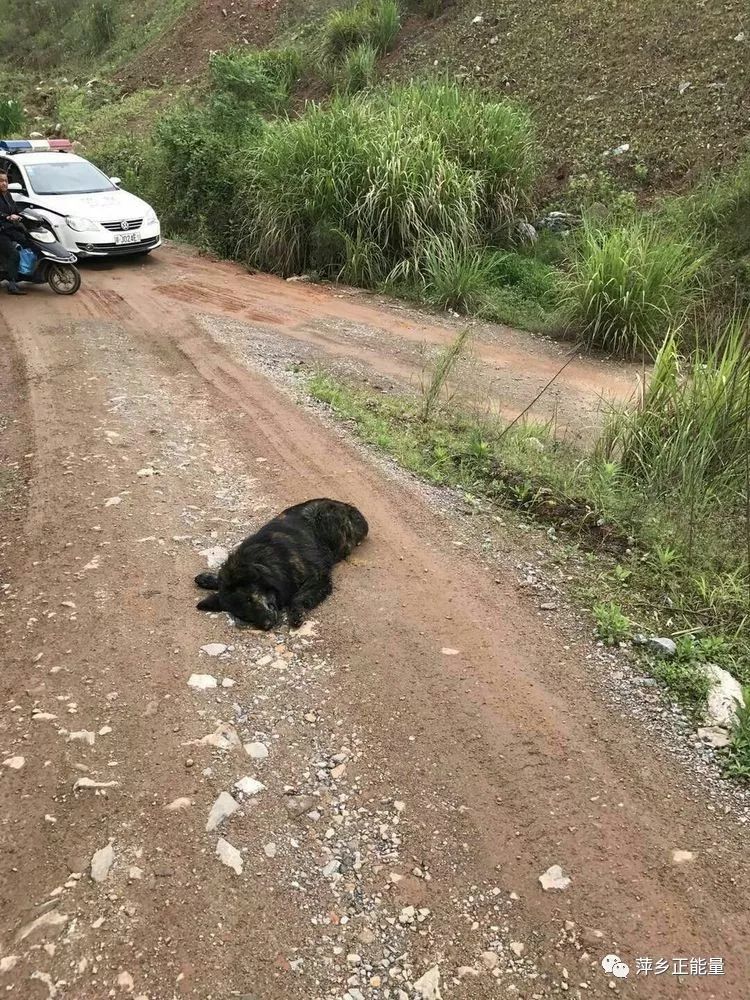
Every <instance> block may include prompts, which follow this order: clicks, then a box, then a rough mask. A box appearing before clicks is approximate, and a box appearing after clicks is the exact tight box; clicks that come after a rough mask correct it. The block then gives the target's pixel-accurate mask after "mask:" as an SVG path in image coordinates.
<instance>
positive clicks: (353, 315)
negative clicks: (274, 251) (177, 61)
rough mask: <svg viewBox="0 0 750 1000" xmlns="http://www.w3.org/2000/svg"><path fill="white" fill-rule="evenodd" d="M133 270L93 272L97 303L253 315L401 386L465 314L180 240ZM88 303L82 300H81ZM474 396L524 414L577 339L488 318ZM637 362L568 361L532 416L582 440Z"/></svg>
mask: <svg viewBox="0 0 750 1000" xmlns="http://www.w3.org/2000/svg"><path fill="white" fill-rule="evenodd" d="M149 263H150V264H151V265H152V266H147V267H137V266H136V267H133V266H123V265H122V263H120V264H119V265H118V266H117V267H115V268H111V269H110V268H108V269H107V270H102V269H101V265H99V266H97V269H96V270H92V269H91V268H89V270H88V271H87V279H89V280H88V281H87V284H88V285H89V286H92V288H93V291H94V294H95V296H96V305H95V306H94V307H93V308H95V309H101V308H104V309H105V310H106V309H112V308H114V309H116V310H118V311H119V312H122V311H123V306H122V303H127V306H126V308H129V309H131V310H133V315H134V317H135V316H138V315H139V314H141V313H142V314H143V315H144V317H145V323H146V328H148V317H150V316H152V315H153V314H154V312H155V311H156V312H161V311H168V312H169V313H170V314H171V315H173V316H175V317H176V316H178V315H188V316H189V315H191V314H194V313H195V312H196V311H199V312H201V313H205V314H208V315H214V316H224V317H231V318H234V319H236V320H238V321H240V322H245V323H247V322H249V323H251V324H252V326H253V329H254V330H255V331H256V333H257V335H262V334H263V333H268V334H272V335H283V336H284V338H286V340H287V341H288V342H289V344H290V345H293V346H294V347H296V349H297V351H298V353H299V355H300V356H301V357H307V356H309V355H310V354H312V355H313V357H319V358H323V359H324V360H325V361H326V362H328V363H336V362H339V363H340V364H342V365H346V364H347V363H348V364H350V365H353V366H355V367H357V368H358V369H359V370H362V369H365V370H369V371H370V372H371V373H372V374H373V375H374V376H376V377H377V376H378V375H383V376H386V377H389V378H392V379H394V380H396V381H397V382H401V383H411V384H413V385H414V384H416V383H418V381H419V379H420V377H421V374H422V371H423V369H424V367H425V356H427V357H429V356H430V354H431V353H434V352H435V351H437V350H440V349H442V348H443V347H445V346H446V345H447V344H449V343H450V342H451V340H453V338H454V337H455V336H456V334H457V333H458V332H459V330H461V329H462V327H463V326H464V325H465V323H464V321H461V320H458V319H450V318H447V317H442V316H430V315H429V314H426V313H421V312H418V311H416V310H414V309H411V308H408V307H405V306H399V305H397V304H394V303H393V302H392V301H390V300H387V299H382V298H379V297H376V296H371V295H369V294H367V293H362V292H356V291H353V290H351V291H348V290H344V289H342V290H336V289H332V288H329V287H324V286H316V285H309V284H304V283H297V282H294V281H282V280H280V279H278V278H274V277H272V276H269V275H252V276H251V275H248V274H247V273H246V272H244V271H243V270H242V269H241V268H240V267H238V266H237V265H234V264H229V263H226V262H219V261H214V260H211V259H208V258H205V257H199V256H197V255H196V254H194V253H192V252H191V251H189V250H187V249H181V248H177V247H171V248H169V250H165V251H164V252H163V253H161V254H160V255H159V258H158V265H157V262H156V260H154V261H152V262H149ZM78 301H79V305H80V302H81V300H78ZM472 353H473V357H474V362H475V363H474V366H473V370H472V381H473V383H474V385H475V394H474V399H475V401H476V402H478V403H479V404H480V405H482V406H486V407H487V408H488V409H492V410H495V411H498V412H501V413H503V414H504V415H505V416H510V417H512V416H515V415H516V414H517V413H519V412H520V411H521V410H522V409H525V408H526V406H528V404H529V402H530V401H531V400H532V399H534V397H535V396H536V395H537V393H539V391H540V390H541V389H543V388H544V386H545V385H547V383H548V382H549V381H550V380H551V379H553V378H554V376H555V375H556V374H557V372H558V371H559V370H560V368H561V367H562V366H563V365H564V364H565V362H566V361H567V359H568V357H569V355H570V346H569V345H567V344H562V345H561V344H557V343H555V342H553V341H549V340H544V339H542V338H533V337H529V336H528V335H524V334H520V333H518V332H517V331H514V330H511V329H510V328H508V327H499V326H493V325H490V324H480V325H479V326H478V327H477V328H476V331H475V334H474V346H473V352H472ZM638 376H639V369H638V367H637V366H635V365H627V364H622V363H615V362H600V361H592V360H591V359H589V358H585V357H578V358H574V360H573V361H572V362H571V363H570V364H569V365H568V366H567V367H566V368H565V370H564V371H563V372H562V373H561V374H560V376H559V377H558V379H557V380H556V381H555V383H554V384H553V386H552V387H551V388H550V390H549V391H548V392H547V393H545V394H544V395H543V396H542V398H541V399H540V400H539V402H538V403H537V404H536V405H535V406H534V407H533V409H532V410H531V412H530V413H529V418H530V419H538V420H542V421H550V420H554V421H555V422H556V423H557V425H558V427H559V428H562V429H566V430H567V431H568V432H569V433H570V435H571V436H572V437H574V438H577V437H581V436H586V435H587V434H589V433H590V432H591V431H593V430H595V429H596V428H597V427H599V426H600V424H601V420H602V418H603V416H604V415H605V413H606V408H607V404H609V403H612V402H618V401H623V400H626V399H628V398H630V396H631V395H632V393H633V392H634V390H635V387H636V384H637V379H638Z"/></svg>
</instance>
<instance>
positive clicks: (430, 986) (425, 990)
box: [414, 965, 442, 1000]
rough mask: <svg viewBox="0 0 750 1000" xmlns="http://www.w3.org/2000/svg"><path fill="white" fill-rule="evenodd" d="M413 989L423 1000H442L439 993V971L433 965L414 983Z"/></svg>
mask: <svg viewBox="0 0 750 1000" xmlns="http://www.w3.org/2000/svg"><path fill="white" fill-rule="evenodd" d="M414 989H415V990H416V991H417V993H418V994H419V996H420V997H422V998H423V1000H442V993H441V992H440V969H439V968H438V967H437V965H433V967H432V968H431V969H428V970H427V972H425V974H424V975H423V976H422V977H421V978H420V979H418V980H417V981H416V983H414Z"/></svg>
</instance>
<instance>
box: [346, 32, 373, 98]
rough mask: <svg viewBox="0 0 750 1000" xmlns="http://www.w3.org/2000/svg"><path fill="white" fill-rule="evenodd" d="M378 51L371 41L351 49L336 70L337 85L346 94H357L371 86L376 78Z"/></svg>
mask: <svg viewBox="0 0 750 1000" xmlns="http://www.w3.org/2000/svg"><path fill="white" fill-rule="evenodd" d="M377 60H378V52H377V49H376V48H375V46H374V45H371V44H370V42H360V44H359V45H358V46H357V47H356V48H354V49H350V50H349V52H347V53H346V55H345V56H344V59H343V61H342V63H341V65H340V67H338V69H337V72H336V81H337V86H338V87H339V89H340V90H341V91H342V92H343V93H344V94H356V93H358V92H359V91H360V90H364V89H365V88H366V87H370V86H371V85H372V83H373V81H374V80H375V67H376V64H377Z"/></svg>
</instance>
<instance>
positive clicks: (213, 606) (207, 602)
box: [196, 593, 221, 611]
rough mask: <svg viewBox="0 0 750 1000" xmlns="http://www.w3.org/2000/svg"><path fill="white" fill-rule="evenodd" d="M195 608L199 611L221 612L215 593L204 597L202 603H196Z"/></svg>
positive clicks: (217, 596)
mask: <svg viewBox="0 0 750 1000" xmlns="http://www.w3.org/2000/svg"><path fill="white" fill-rule="evenodd" d="M196 608H197V609H198V610H199V611H221V603H220V602H219V595H218V594H216V593H213V594H209V595H208V597H204V598H203V600H202V601H198V603H197V604H196Z"/></svg>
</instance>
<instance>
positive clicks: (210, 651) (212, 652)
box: [201, 642, 228, 656]
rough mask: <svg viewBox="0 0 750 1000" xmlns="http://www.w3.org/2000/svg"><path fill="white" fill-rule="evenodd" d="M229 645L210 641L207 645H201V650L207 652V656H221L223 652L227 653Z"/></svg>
mask: <svg viewBox="0 0 750 1000" xmlns="http://www.w3.org/2000/svg"><path fill="white" fill-rule="evenodd" d="M227 648H228V647H227V645H226V643H223V642H209V643H206V645H205V646H201V652H202V653H205V654H206V656H221V654H222V653H226V651H227Z"/></svg>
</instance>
